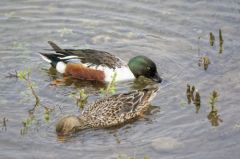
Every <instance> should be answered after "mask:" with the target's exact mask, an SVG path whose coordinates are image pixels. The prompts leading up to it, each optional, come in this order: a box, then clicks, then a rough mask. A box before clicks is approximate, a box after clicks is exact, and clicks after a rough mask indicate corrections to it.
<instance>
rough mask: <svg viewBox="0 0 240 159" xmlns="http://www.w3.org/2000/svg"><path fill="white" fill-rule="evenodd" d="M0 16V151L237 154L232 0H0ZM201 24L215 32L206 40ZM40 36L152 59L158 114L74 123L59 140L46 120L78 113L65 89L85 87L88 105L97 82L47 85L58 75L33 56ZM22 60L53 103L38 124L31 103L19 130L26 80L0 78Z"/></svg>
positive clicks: (216, 157) (43, 42)
mask: <svg viewBox="0 0 240 159" xmlns="http://www.w3.org/2000/svg"><path fill="white" fill-rule="evenodd" d="M0 22H1V26H0V35H1V38H0V55H1V65H0V70H1V72H0V75H1V76H0V78H1V79H0V80H1V82H0V89H1V92H0V95H1V97H0V109H1V112H0V120H2V119H3V118H4V117H5V118H6V119H7V121H6V127H4V126H3V124H2V123H1V126H2V127H1V130H0V158H19V159H20V158H24V159H27V158H29V159H32V158H49V159H50V158H77V157H81V158H95V159H96V158H99V159H100V158H105V159H106V158H109V159H112V158H118V157H119V155H122V156H125V157H127V156H128V157H136V158H143V157H144V156H148V157H150V158H151V159H152V158H153V159H155V158H156V159H158V158H162V159H170V158H179V159H180V158H184V159H192V158H194V159H202V158H211V159H225V158H232V159H238V158H239V156H240V152H239V149H240V146H239V142H240V135H239V133H240V126H239V125H240V119H239V113H240V109H239V103H240V98H239V92H240V73H239V69H240V56H239V49H240V45H239V41H240V38H239V37H240V33H239V25H240V3H239V1H237V0H230V1H223V0H214V1H211V2H210V1H206V0H203V1H196V0H191V1H190V0H182V1H180V0H175V1H165V0H159V1H155V0H141V1H131V2H130V1H126V0H103V1H84V0H81V1H79V0H71V1H63V0H59V1H55V0H35V1H31V0H22V1H21V2H20V1H18V0H1V2H0ZM219 29H221V30H222V34H223V39H224V43H223V52H222V53H219V40H218V38H219V35H218V31H219ZM210 32H212V33H213V34H214V35H215V43H214V46H213V47H212V46H210V45H209V33H210ZM48 40H52V41H55V42H56V43H58V44H60V45H61V46H63V47H64V48H91V49H98V50H104V51H108V52H111V53H113V54H115V55H117V56H119V57H121V58H122V59H123V60H125V61H128V59H130V58H131V57H134V56H136V55H145V56H148V57H149V58H151V59H153V60H154V61H155V62H156V64H157V67H158V69H159V72H160V73H161V75H162V77H163V79H164V81H163V83H162V84H161V89H160V91H159V93H158V95H157V97H156V98H155V99H154V100H153V102H152V104H153V105H154V106H157V107H159V108H160V112H155V113H153V114H151V115H148V116H147V117H148V119H143V120H140V121H137V122H135V123H132V124H129V125H126V126H123V127H121V128H119V129H114V130H94V131H84V132H81V133H79V134H77V135H76V136H75V137H73V138H71V139H70V140H68V141H67V142H64V143H62V142H60V141H59V140H58V139H57V137H56V134H55V131H54V129H55V123H56V121H57V120H58V119H59V118H60V117H62V116H64V115H66V114H79V109H78V108H77V107H76V103H75V100H74V98H72V97H71V96H69V94H72V93H76V92H78V91H79V90H80V89H81V88H85V89H86V90H87V93H88V94H89V103H91V102H92V101H94V100H95V99H96V98H98V97H99V94H98V93H97V92H98V90H99V88H100V87H101V86H96V85H95V84H91V83H86V82H76V83H75V84H71V83H70V84H68V85H65V86H57V87H56V86H51V85H50V82H51V80H52V79H54V78H58V77H61V76H60V75H58V74H56V72H54V71H49V70H48V69H49V65H47V64H46V63H45V62H44V61H42V60H41V59H40V57H39V56H38V52H41V51H44V49H49V48H50V47H49V46H48V44H47V41H48ZM202 56H208V57H209V59H210V61H211V64H210V65H209V67H208V69H207V70H206V71H205V70H204V69H203V68H202V67H199V66H198V60H199V58H200V57H202ZM27 68H30V69H31V74H30V78H31V80H32V81H33V82H34V83H35V84H36V87H35V90H36V92H37V94H38V95H39V97H40V98H41V103H42V105H45V106H47V107H49V108H54V111H53V112H51V113H50V119H49V122H46V121H45V119H44V107H42V106H41V107H39V108H37V109H36V111H35V114H34V115H35V120H34V122H33V123H32V124H30V125H29V127H28V130H27V131H26V133H24V134H22V133H21V130H22V129H23V124H22V121H25V120H26V119H27V118H28V110H30V109H32V108H33V106H34V102H35V101H34V98H33V97H32V96H31V94H26V93H27V92H28V91H26V90H27V88H26V82H24V81H21V80H16V79H14V78H10V79H9V78H5V76H6V75H8V73H9V72H11V73H14V72H15V70H24V69H27ZM187 84H190V85H195V87H196V88H197V89H198V91H199V92H200V95H201V108H200V110H199V112H198V113H197V114H196V113H195V111H196V110H195V107H194V105H193V104H190V105H188V104H187V98H186V88H187V87H186V85H187ZM131 86H132V83H131V82H130V83H122V84H118V85H117V90H118V92H126V91H129V90H130V89H131ZM213 90H217V91H218V93H219V94H220V96H219V100H218V102H217V104H216V108H217V109H218V115H219V118H220V119H221V121H218V126H213V125H212V123H211V121H210V120H209V119H208V118H207V116H208V114H209V113H210V112H211V109H210V107H209V104H208V103H209V95H210V93H211V92H212V91H213Z"/></svg>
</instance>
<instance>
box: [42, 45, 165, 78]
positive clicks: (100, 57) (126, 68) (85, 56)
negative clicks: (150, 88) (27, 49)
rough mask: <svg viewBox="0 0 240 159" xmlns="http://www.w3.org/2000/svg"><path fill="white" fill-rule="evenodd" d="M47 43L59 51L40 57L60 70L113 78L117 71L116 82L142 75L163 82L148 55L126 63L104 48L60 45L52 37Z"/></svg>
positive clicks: (78, 76)
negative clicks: (63, 46) (62, 46)
mask: <svg viewBox="0 0 240 159" xmlns="http://www.w3.org/2000/svg"><path fill="white" fill-rule="evenodd" d="M48 43H49V44H50V45H51V46H52V48H53V49H54V51H55V52H56V53H41V57H42V58H43V59H44V60H45V61H47V62H49V63H50V64H51V65H52V66H53V67H54V68H56V70H57V71H58V72H60V73H63V74H69V75H71V76H73V77H74V78H79V79H85V80H96V81H101V82H110V81H111V80H112V77H113V75H114V73H116V79H115V81H116V82H119V81H126V80H133V79H135V78H137V77H138V76H140V75H143V76H148V78H153V80H155V81H158V82H161V78H160V77H159V75H158V73H157V69H156V65H155V63H154V62H152V61H151V60H150V59H148V58H147V57H145V56H137V57H135V58H133V59H131V60H130V61H129V63H128V64H126V63H125V62H124V61H122V60H121V59H120V58H118V57H116V56H114V55H112V54H110V53H108V52H105V51H98V50H91V49H81V50H73V49H61V48H60V47H59V46H57V45H56V44H55V43H53V42H51V41H49V42H48Z"/></svg>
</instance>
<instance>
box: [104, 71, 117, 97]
mask: <svg viewBox="0 0 240 159" xmlns="http://www.w3.org/2000/svg"><path fill="white" fill-rule="evenodd" d="M116 77H117V73H116V72H114V74H113V75H112V81H111V82H109V83H108V85H107V87H106V88H105V89H100V92H101V93H102V94H104V95H109V94H114V93H115V92H116Z"/></svg>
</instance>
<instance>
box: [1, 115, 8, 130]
mask: <svg viewBox="0 0 240 159" xmlns="http://www.w3.org/2000/svg"><path fill="white" fill-rule="evenodd" d="M7 121H8V119H7V118H6V117H3V119H2V121H1V124H2V130H3V131H7Z"/></svg>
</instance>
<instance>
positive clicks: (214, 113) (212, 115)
mask: <svg viewBox="0 0 240 159" xmlns="http://www.w3.org/2000/svg"><path fill="white" fill-rule="evenodd" d="M218 97H219V94H218V92H217V91H215V90H214V91H213V92H212V93H211V94H210V97H209V105H210V107H211V111H210V112H209V114H208V116H207V118H208V120H209V121H210V123H211V124H212V126H218V125H219V122H222V119H221V118H220V115H218V110H217V108H216V102H217V101H218Z"/></svg>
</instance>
